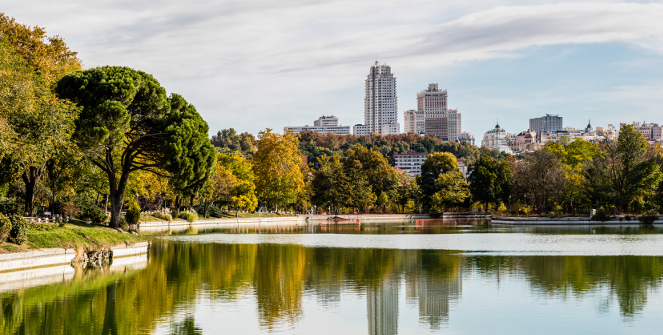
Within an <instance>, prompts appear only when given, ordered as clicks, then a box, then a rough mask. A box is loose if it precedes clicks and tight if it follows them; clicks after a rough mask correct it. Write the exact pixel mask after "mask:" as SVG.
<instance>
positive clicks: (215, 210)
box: [193, 205, 223, 218]
mask: <svg viewBox="0 0 663 335" xmlns="http://www.w3.org/2000/svg"><path fill="white" fill-rule="evenodd" d="M193 208H194V209H195V210H196V213H198V214H199V215H200V216H204V215H205V206H204V205H197V206H194V207H193ZM207 216H208V217H213V218H221V217H223V212H222V211H221V208H219V207H216V206H214V205H209V206H207Z"/></svg>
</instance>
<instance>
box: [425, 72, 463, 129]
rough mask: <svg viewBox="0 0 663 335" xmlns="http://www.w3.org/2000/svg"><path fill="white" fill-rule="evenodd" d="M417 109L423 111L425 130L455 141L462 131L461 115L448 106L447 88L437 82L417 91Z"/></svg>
mask: <svg viewBox="0 0 663 335" xmlns="http://www.w3.org/2000/svg"><path fill="white" fill-rule="evenodd" d="M417 110H418V111H420V112H422V113H423V119H424V131H425V132H426V134H428V135H435V136H437V137H438V138H440V139H441V140H443V141H451V142H455V141H457V140H458V135H459V134H460V133H461V115H460V113H458V110H457V109H448V108H447V90H440V89H439V88H438V85H437V84H428V89H427V90H425V91H421V92H419V93H417Z"/></svg>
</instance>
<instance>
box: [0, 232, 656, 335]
mask: <svg viewBox="0 0 663 335" xmlns="http://www.w3.org/2000/svg"><path fill="white" fill-rule="evenodd" d="M465 273H467V274H470V273H478V274H480V275H481V276H482V277H483V278H485V280H488V281H491V280H492V281H497V280H499V279H500V278H505V277H509V276H520V277H521V278H524V279H525V280H526V281H527V282H528V283H529V286H530V287H531V289H532V290H534V291H535V292H536V293H542V294H544V295H545V296H550V297H558V298H562V299H565V298H566V297H568V296H570V295H571V296H573V297H583V296H584V295H585V294H588V293H590V292H596V291H597V290H604V291H606V292H608V294H609V295H610V296H609V297H608V298H609V299H608V301H613V300H616V301H617V302H618V304H619V310H620V312H621V314H622V315H623V316H625V317H630V316H633V315H634V314H636V313H638V312H640V311H642V310H643V309H644V308H645V306H646V303H647V294H648V292H650V291H651V290H652V289H654V288H658V286H659V285H660V282H661V278H662V277H663V259H662V258H661V257H650V256H609V257H598V256H483V255H478V256H477V255H476V254H473V255H465V254H463V253H458V252H450V251H442V250H390V249H341V248H307V247H303V246H297V245H270V244H258V245H255V244H251V245H242V244H213V243H209V244H201V243H173V242H167V241H166V242H159V243H155V244H154V245H153V248H152V254H151V259H150V263H149V265H148V266H147V267H146V268H145V269H143V270H140V271H135V272H126V273H110V274H107V273H105V272H104V271H103V268H102V269H98V270H96V271H92V272H89V273H84V272H81V273H80V274H78V275H77V276H76V278H75V279H73V280H71V281H69V282H64V283H58V284H54V285H46V286H40V287H36V288H31V289H25V290H21V291H13V292H6V293H2V294H1V295H0V304H1V307H2V311H1V315H0V329H1V330H2V331H1V333H3V334H141V333H149V332H152V331H154V330H155V329H156V327H157V325H158V324H159V322H163V321H164V320H172V321H170V322H172V323H173V325H172V326H171V328H170V329H171V333H173V334H197V333H200V332H201V330H200V328H199V327H198V326H197V325H196V324H195V322H194V318H193V317H192V316H187V317H186V318H185V319H183V321H182V319H181V313H182V311H188V313H189V314H190V312H192V311H193V310H194V304H195V302H196V300H197V299H198V298H200V297H201V295H203V294H204V295H205V297H206V298H209V299H211V300H212V301H226V302H227V301H230V302H232V301H237V300H238V299H240V298H242V297H245V296H247V295H254V296H255V298H256V302H257V311H258V318H259V319H260V325H261V327H263V329H264V330H265V331H269V330H271V329H274V328H275V327H276V326H278V325H280V324H296V323H297V322H299V321H300V320H301V319H302V318H303V317H304V314H303V311H302V309H303V307H302V301H303V298H304V297H305V295H314V296H315V299H316V301H317V303H318V304H320V305H322V306H324V307H326V308H334V307H335V306H337V305H338V304H339V303H340V300H341V296H342V293H344V292H355V293H361V294H365V297H366V311H367V316H366V317H367V319H368V320H367V321H368V322H367V323H368V330H369V333H373V334H395V333H396V332H397V330H398V316H399V311H398V308H399V301H398V299H399V297H400V296H404V297H405V299H406V301H405V303H407V304H408V305H411V306H418V311H419V318H420V322H423V323H426V324H428V325H429V327H431V328H432V329H439V328H440V327H441V326H442V325H444V324H445V323H447V322H448V320H449V310H450V305H453V304H454V303H456V302H457V301H458V300H459V299H460V298H461V294H462V281H463V276H464V274H465ZM401 283H404V286H403V285H401ZM403 289H404V290H405V292H403V293H404V294H399V290H403ZM614 298H616V299H614ZM178 318H179V319H178ZM176 322H177V323H176Z"/></svg>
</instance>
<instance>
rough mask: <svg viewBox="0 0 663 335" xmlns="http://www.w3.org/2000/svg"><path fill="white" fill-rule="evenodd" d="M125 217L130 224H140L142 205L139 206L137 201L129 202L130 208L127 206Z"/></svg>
mask: <svg viewBox="0 0 663 335" xmlns="http://www.w3.org/2000/svg"><path fill="white" fill-rule="evenodd" d="M124 217H125V218H126V219H127V223H128V224H130V225H135V224H138V221H139V220H140V207H138V204H137V203H135V202H132V203H131V204H129V208H127V214H126V215H125V216H124Z"/></svg>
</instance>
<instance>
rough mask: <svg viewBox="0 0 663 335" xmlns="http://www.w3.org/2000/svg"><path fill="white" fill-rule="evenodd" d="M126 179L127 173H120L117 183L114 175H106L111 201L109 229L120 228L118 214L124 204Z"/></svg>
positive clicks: (127, 177)
mask: <svg viewBox="0 0 663 335" xmlns="http://www.w3.org/2000/svg"><path fill="white" fill-rule="evenodd" d="M125 171H126V170H125ZM128 179H129V173H128V172H123V173H122V176H121V177H120V182H119V183H118V182H117V181H116V179H115V175H114V174H108V181H109V183H108V184H109V185H110V187H109V189H110V201H111V220H110V223H109V226H110V227H111V228H119V227H120V212H121V211H122V205H123V203H124V189H125V188H126V187H127V180H128Z"/></svg>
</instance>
